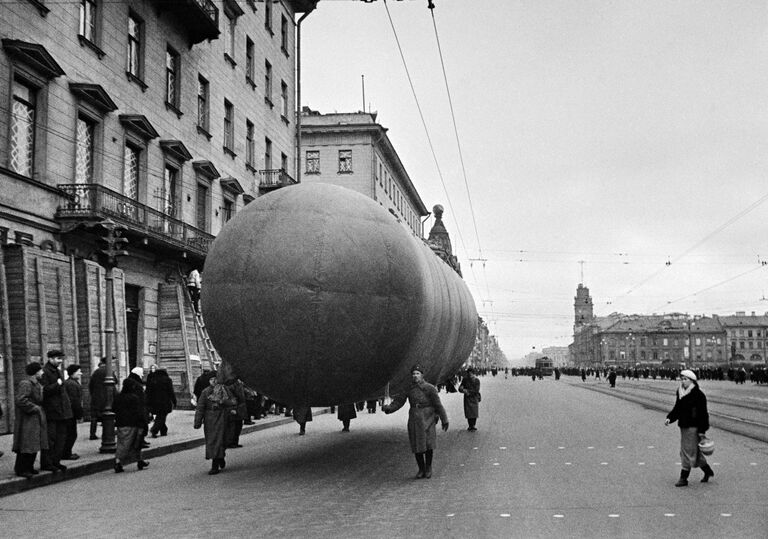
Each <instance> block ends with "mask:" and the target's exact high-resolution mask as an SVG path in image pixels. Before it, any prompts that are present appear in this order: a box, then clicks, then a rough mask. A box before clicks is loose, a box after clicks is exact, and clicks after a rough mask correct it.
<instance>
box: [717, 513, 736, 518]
mask: <svg viewBox="0 0 768 539" xmlns="http://www.w3.org/2000/svg"><path fill="white" fill-rule="evenodd" d="M720 516H721V517H732V516H733V514H732V513H720Z"/></svg>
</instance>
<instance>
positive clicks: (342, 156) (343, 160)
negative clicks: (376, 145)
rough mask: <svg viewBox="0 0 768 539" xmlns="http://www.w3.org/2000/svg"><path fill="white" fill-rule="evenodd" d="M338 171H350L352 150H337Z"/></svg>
mask: <svg viewBox="0 0 768 539" xmlns="http://www.w3.org/2000/svg"><path fill="white" fill-rule="evenodd" d="M339 172H341V173H347V172H352V150H339Z"/></svg>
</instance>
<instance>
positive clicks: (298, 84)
mask: <svg viewBox="0 0 768 539" xmlns="http://www.w3.org/2000/svg"><path fill="white" fill-rule="evenodd" d="M318 1H319V0H318ZM316 7H317V2H315V3H313V4H312V6H311V7H310V8H309V9H308V10H307V11H306V12H305V13H304V15H302V16H301V17H299V20H298V21H297V22H296V160H295V161H296V171H295V174H294V176H295V177H296V183H301V22H302V21H303V20H304V19H306V18H307V16H308V15H309V14H310V13H312V12H313V11H314V10H315V8H316Z"/></svg>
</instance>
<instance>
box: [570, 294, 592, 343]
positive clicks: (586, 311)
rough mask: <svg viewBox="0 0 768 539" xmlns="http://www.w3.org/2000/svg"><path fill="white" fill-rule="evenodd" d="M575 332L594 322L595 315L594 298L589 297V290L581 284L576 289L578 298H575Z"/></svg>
mask: <svg viewBox="0 0 768 539" xmlns="http://www.w3.org/2000/svg"><path fill="white" fill-rule="evenodd" d="M573 313H574V320H573V332H574V333H577V332H578V330H580V329H581V328H582V326H585V325H587V324H589V323H590V322H592V320H593V319H594V313H593V311H592V297H591V296H590V295H589V288H587V287H586V286H584V285H583V284H582V283H579V286H578V287H577V288H576V297H575V298H573Z"/></svg>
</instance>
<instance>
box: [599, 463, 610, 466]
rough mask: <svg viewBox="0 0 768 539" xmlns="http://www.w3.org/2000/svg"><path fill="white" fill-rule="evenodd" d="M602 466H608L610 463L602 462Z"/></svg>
mask: <svg viewBox="0 0 768 539" xmlns="http://www.w3.org/2000/svg"><path fill="white" fill-rule="evenodd" d="M600 466H608V463H607V462H601V463H600Z"/></svg>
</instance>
